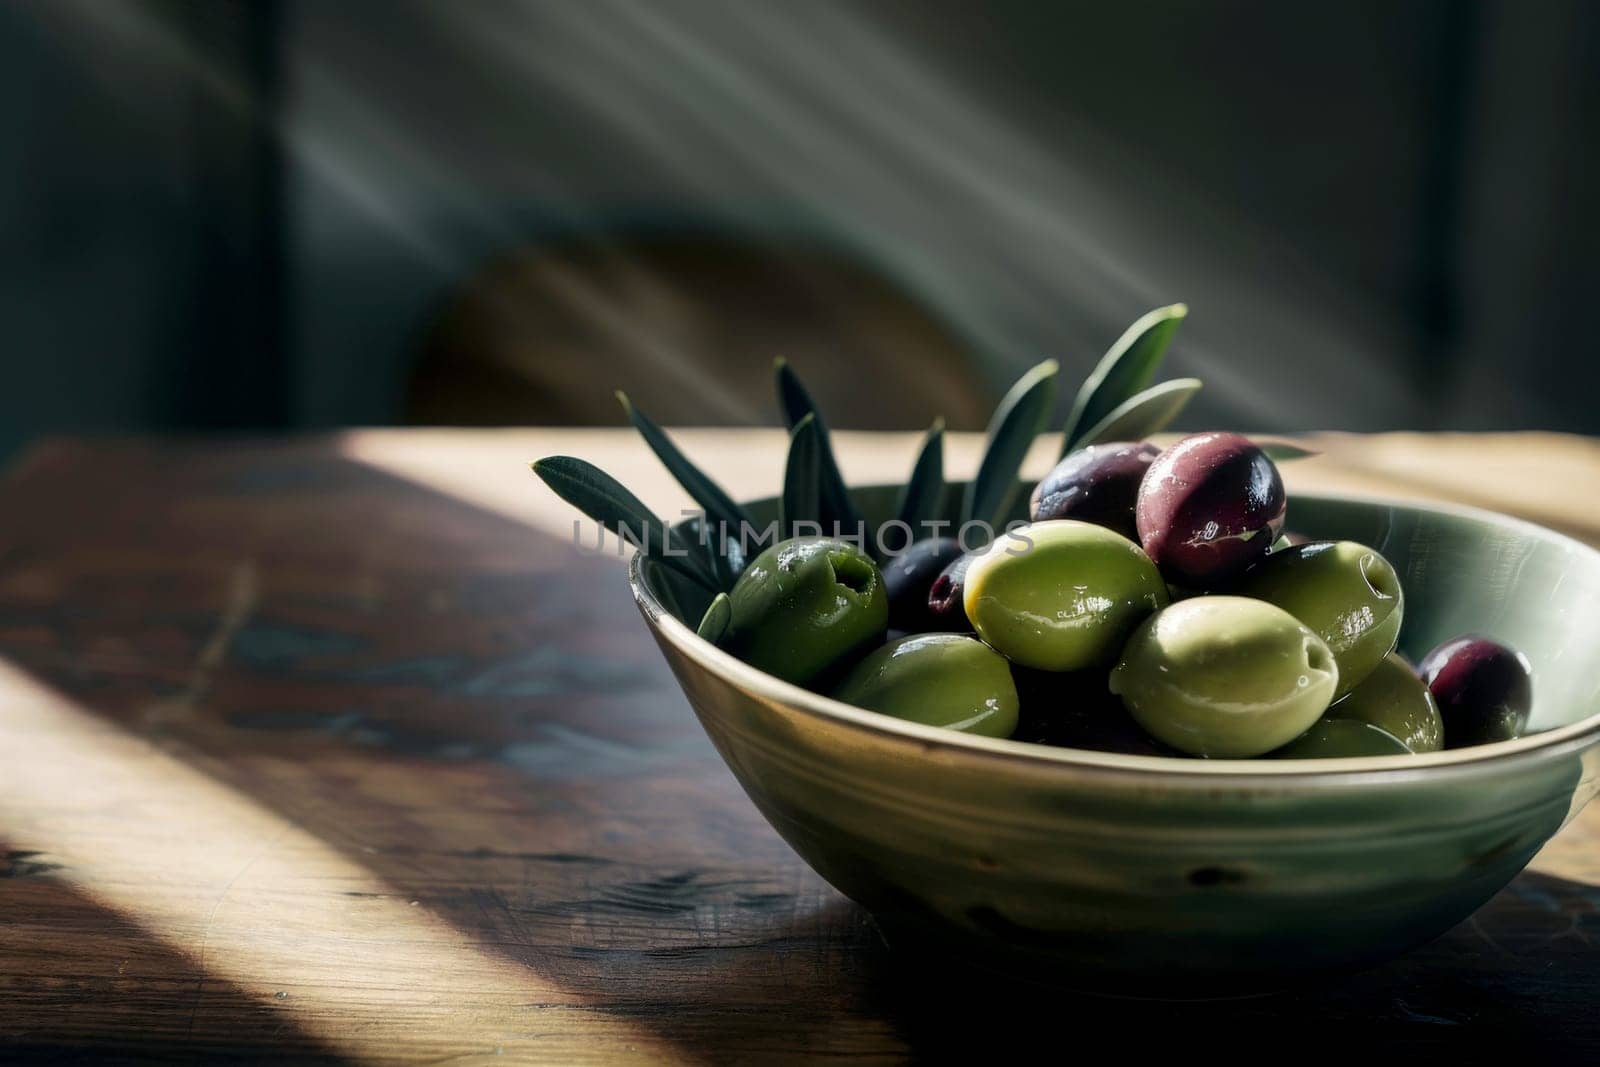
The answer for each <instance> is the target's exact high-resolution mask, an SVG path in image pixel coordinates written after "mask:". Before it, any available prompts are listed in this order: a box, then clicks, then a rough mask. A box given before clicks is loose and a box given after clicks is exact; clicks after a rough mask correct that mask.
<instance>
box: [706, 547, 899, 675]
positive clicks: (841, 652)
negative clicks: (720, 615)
mask: <svg viewBox="0 0 1600 1067" xmlns="http://www.w3.org/2000/svg"><path fill="white" fill-rule="evenodd" d="M728 601H729V608H730V609H731V617H730V619H729V622H728V629H727V631H726V633H725V634H724V635H723V638H722V641H721V642H720V644H721V646H722V647H723V648H725V649H727V650H728V651H729V652H731V653H733V654H734V655H735V656H738V657H739V658H740V659H742V660H744V661H745V662H746V663H748V664H750V665H751V666H752V667H756V668H758V669H760V670H763V671H766V672H767V673H768V674H772V675H776V676H777V677H779V678H782V679H783V680H784V681H787V682H794V683H796V684H797V685H806V684H808V683H810V682H813V681H817V680H819V679H820V678H821V677H822V676H823V675H825V674H827V673H828V672H830V671H831V670H833V669H835V668H838V667H841V666H842V665H844V664H845V663H847V662H849V661H850V660H851V659H852V658H854V657H855V656H857V655H860V654H861V653H863V652H865V651H867V650H868V649H870V648H872V647H873V646H874V645H877V644H881V643H882V641H883V636H884V633H885V632H886V631H887V629H888V626H889V598H888V595H887V594H886V593H885V592H884V589H883V577H882V575H880V574H879V573H878V568H877V565H876V564H874V563H873V562H872V560H871V559H869V558H868V557H867V556H866V555H865V554H863V553H862V551H861V550H860V549H859V548H857V547H855V546H854V545H852V544H850V543H848V542H845V541H836V540H833V539H830V538H822V537H796V538H794V539H793V540H789V541H780V542H779V543H778V544H775V545H773V546H772V547H771V548H769V549H767V550H766V551H765V552H762V553H761V554H760V555H759V556H757V557H756V558H755V559H753V560H751V561H750V564H749V566H747V567H746V568H745V570H744V573H743V574H741V575H740V576H739V580H738V581H737V582H735V583H734V585H733V588H732V589H731V590H729V592H728Z"/></svg>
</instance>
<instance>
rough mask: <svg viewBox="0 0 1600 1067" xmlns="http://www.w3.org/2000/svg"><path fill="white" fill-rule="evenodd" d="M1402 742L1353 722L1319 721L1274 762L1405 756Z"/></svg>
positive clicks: (1331, 719) (1330, 719)
mask: <svg viewBox="0 0 1600 1067" xmlns="http://www.w3.org/2000/svg"><path fill="white" fill-rule="evenodd" d="M1410 753H1411V750H1410V749H1409V748H1407V747H1406V746H1405V742H1403V741H1401V740H1400V739H1399V738H1398V737H1395V736H1394V735H1393V734H1391V733H1389V732H1388V731H1386V730H1383V729H1380V728H1379V727H1377V726H1374V725H1372V724H1371V723H1370V722H1361V721H1359V720H1356V719H1335V718H1331V717H1330V718H1326V719H1320V720H1318V722H1317V723H1316V725H1314V726H1312V727H1311V729H1309V730H1307V731H1306V732H1305V733H1304V734H1302V735H1301V736H1300V737H1299V738H1297V739H1295V740H1294V741H1293V742H1291V743H1290V744H1287V745H1285V746H1283V747H1282V748H1280V749H1278V751H1276V752H1274V753H1273V754H1272V756H1273V758H1274V759H1350V758H1353V757H1356V756H1406V755H1410Z"/></svg>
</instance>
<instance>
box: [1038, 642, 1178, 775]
mask: <svg viewBox="0 0 1600 1067" xmlns="http://www.w3.org/2000/svg"><path fill="white" fill-rule="evenodd" d="M1011 676H1012V678H1014V679H1015V680H1016V683H1017V698H1018V699H1019V700H1020V701H1021V702H1022V707H1021V711H1020V713H1019V716H1018V721H1017V729H1016V732H1015V733H1013V734H1012V735H1011V736H1012V737H1013V738H1015V739H1016V740H1018V741H1029V742H1032V743H1034V744H1039V745H1054V746H1057V747H1059V748H1081V749H1088V750H1090V751H1093V752H1119V753H1122V754H1124V755H1130V756H1166V757H1177V758H1180V759H1181V758H1183V753H1182V752H1179V751H1178V750H1177V749H1175V748H1169V747H1167V746H1166V745H1163V744H1162V743H1161V742H1159V741H1157V740H1156V739H1155V738H1153V737H1151V736H1150V735H1149V734H1147V733H1145V732H1144V731H1143V730H1141V729H1139V724H1138V723H1136V722H1134V721H1133V717H1132V716H1131V715H1129V714H1128V709H1127V708H1125V707H1123V706H1122V701H1120V700H1118V699H1117V697H1116V694H1114V693H1112V692H1111V690H1110V688H1109V687H1108V686H1107V677H1106V672H1105V671H1103V670H1093V671H1066V672H1063V671H1036V670H1030V669H1029V668H1027V667H1017V666H1015V665H1013V666H1012V668H1011Z"/></svg>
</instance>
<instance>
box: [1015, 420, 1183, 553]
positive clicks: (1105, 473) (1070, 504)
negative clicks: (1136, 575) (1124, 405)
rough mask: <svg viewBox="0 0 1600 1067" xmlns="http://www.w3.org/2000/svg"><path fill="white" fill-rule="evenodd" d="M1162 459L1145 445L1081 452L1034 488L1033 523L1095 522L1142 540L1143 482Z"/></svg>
mask: <svg viewBox="0 0 1600 1067" xmlns="http://www.w3.org/2000/svg"><path fill="white" fill-rule="evenodd" d="M1160 454H1161V450H1160V449H1159V448H1157V447H1156V446H1155V445H1152V444H1146V443H1145V442H1142V441H1136V442H1132V443H1128V442H1119V443H1116V444H1104V445H1091V446H1090V447H1088V448H1083V449H1079V450H1078V451H1076V452H1074V453H1072V454H1071V455H1069V456H1067V457H1066V458H1064V459H1062V461H1061V462H1060V463H1057V464H1056V465H1055V469H1054V470H1052V471H1051V472H1050V473H1049V474H1047V475H1045V476H1044V478H1043V480H1041V481H1040V482H1039V484H1038V485H1036V486H1034V489H1033V496H1032V498H1031V499H1030V500H1029V502H1028V517H1029V518H1030V519H1032V520H1033V521H1034V522H1045V521H1047V520H1049V519H1078V520H1079V521H1081V522H1092V523H1094V524H1095V525H1096V526H1104V527H1105V528H1106V529H1108V530H1115V531H1116V532H1117V533H1119V534H1121V535H1122V536H1123V537H1126V538H1127V539H1128V540H1130V541H1137V540H1138V539H1139V531H1138V527H1137V526H1136V525H1135V523H1134V520H1133V509H1134V505H1135V504H1136V503H1137V502H1138V500H1139V483H1140V482H1142V481H1143V480H1144V475H1145V472H1146V471H1147V470H1149V469H1150V464H1151V463H1152V462H1154V460H1155V458H1156V457H1157V456H1159V455H1160Z"/></svg>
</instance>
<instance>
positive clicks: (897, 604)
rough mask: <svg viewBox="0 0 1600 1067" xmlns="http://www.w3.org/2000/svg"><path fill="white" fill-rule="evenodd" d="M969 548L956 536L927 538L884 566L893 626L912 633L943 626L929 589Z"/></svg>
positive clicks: (890, 619) (890, 621)
mask: <svg viewBox="0 0 1600 1067" xmlns="http://www.w3.org/2000/svg"><path fill="white" fill-rule="evenodd" d="M965 551H966V550H965V549H963V548H962V547H961V542H960V541H957V540H956V539H955V538H954V537H927V538H923V539H922V540H921V541H917V542H915V543H913V544H912V546H911V547H910V548H908V549H906V550H905V551H904V552H902V553H900V554H899V555H898V556H895V557H894V558H893V559H891V560H890V561H889V562H888V563H886V564H884V567H883V588H884V592H886V593H888V594H889V626H890V628H892V629H895V630H903V631H905V632H906V633H908V634H917V633H925V632H927V631H928V630H937V629H941V627H940V626H939V624H938V622H937V620H935V619H934V617H933V615H932V614H931V613H930V612H929V611H928V590H929V589H931V588H932V587H933V582H934V579H936V578H938V577H939V575H940V574H941V573H943V571H944V569H945V568H946V567H948V566H949V565H950V564H952V563H954V562H955V561H956V560H957V559H958V558H960V556H961V555H962V554H963V552H965Z"/></svg>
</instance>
